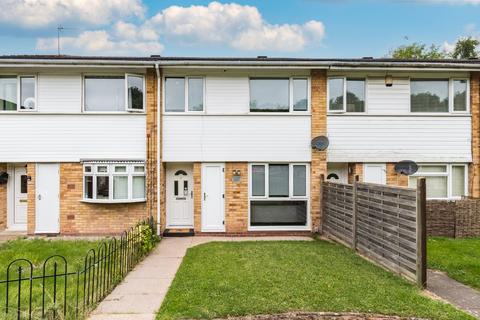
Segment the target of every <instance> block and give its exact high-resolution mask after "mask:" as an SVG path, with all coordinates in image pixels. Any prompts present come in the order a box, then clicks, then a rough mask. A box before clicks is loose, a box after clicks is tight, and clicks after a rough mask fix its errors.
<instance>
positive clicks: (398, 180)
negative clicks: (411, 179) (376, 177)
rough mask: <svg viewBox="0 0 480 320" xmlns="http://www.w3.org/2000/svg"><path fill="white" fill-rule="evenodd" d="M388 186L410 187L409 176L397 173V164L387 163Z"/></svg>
mask: <svg viewBox="0 0 480 320" xmlns="http://www.w3.org/2000/svg"><path fill="white" fill-rule="evenodd" d="M387 185H390V186H399V187H408V176H405V175H403V174H399V173H397V172H395V163H387Z"/></svg>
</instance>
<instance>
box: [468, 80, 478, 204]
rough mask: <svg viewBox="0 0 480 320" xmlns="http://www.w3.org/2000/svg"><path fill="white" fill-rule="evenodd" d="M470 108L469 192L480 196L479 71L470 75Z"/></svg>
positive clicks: (474, 195)
mask: <svg viewBox="0 0 480 320" xmlns="http://www.w3.org/2000/svg"><path fill="white" fill-rule="evenodd" d="M470 110H471V114H472V163H471V164H470V165H469V194H470V196H471V197H474V198H480V72H472V74H471V77H470Z"/></svg>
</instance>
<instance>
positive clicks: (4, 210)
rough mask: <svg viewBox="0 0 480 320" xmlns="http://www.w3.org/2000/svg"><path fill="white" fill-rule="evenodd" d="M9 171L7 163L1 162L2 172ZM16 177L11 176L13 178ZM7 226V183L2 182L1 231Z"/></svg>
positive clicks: (0, 198)
mask: <svg viewBox="0 0 480 320" xmlns="http://www.w3.org/2000/svg"><path fill="white" fill-rule="evenodd" d="M1 172H7V164H6V163H0V173H1ZM13 178H14V177H9V179H13ZM6 228H7V184H0V231H2V230H5V229H6Z"/></svg>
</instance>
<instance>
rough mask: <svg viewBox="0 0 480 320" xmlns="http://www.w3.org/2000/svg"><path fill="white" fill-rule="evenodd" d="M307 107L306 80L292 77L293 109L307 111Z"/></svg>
mask: <svg viewBox="0 0 480 320" xmlns="http://www.w3.org/2000/svg"><path fill="white" fill-rule="evenodd" d="M307 108H308V80H307V79H293V110H294V111H307Z"/></svg>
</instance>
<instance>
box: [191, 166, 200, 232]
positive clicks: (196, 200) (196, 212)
mask: <svg viewBox="0 0 480 320" xmlns="http://www.w3.org/2000/svg"><path fill="white" fill-rule="evenodd" d="M193 225H194V230H195V232H201V231H202V164H201V163H200V162H195V163H194V164H193Z"/></svg>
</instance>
